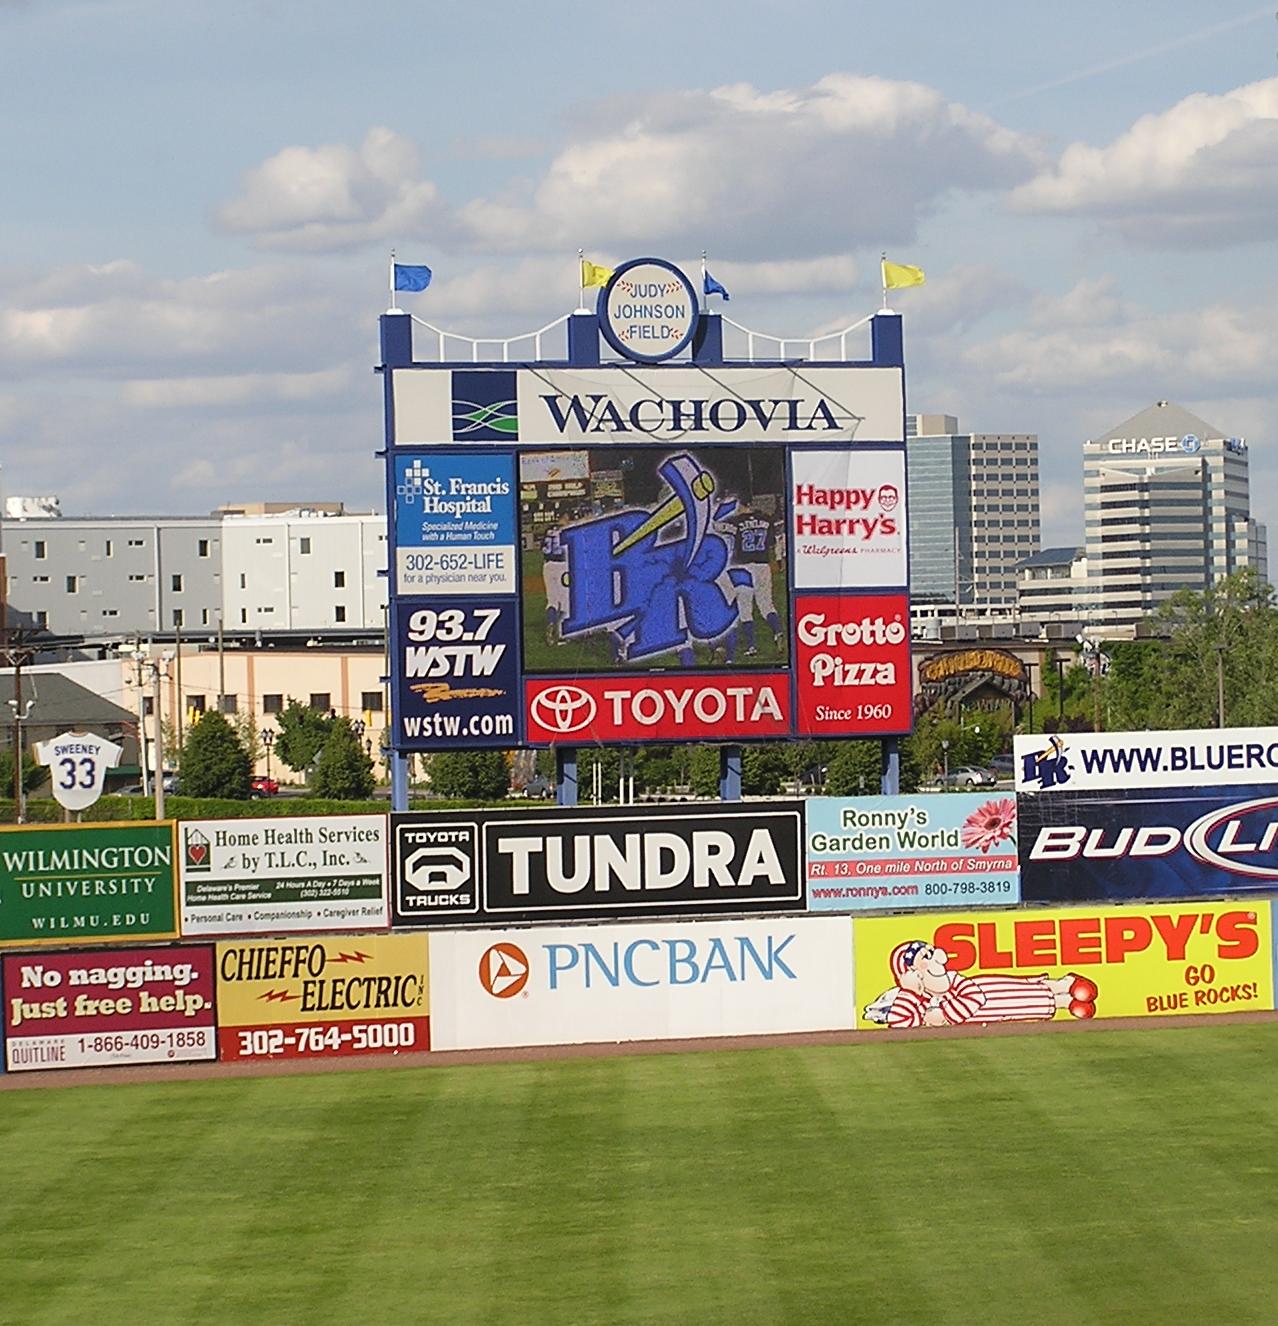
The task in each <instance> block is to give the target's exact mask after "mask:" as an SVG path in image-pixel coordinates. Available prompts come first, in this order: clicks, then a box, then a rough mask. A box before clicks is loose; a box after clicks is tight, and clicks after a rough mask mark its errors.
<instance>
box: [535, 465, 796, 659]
mask: <svg viewBox="0 0 1278 1326" xmlns="http://www.w3.org/2000/svg"><path fill="white" fill-rule="evenodd" d="M576 454H578V455H583V454H584V456H585V458H586V461H587V467H588V473H589V480H590V482H589V496H588V497H586V498H584V499H583V498H579V497H573V496H560V497H555V496H552V495H551V493H550V490H549V489H548V487H547V486H545V485H540V486H535V479H534V476H536V475H540V474H541V473H543V472H544V468H545V460H546V456H545V454H544V453H540V452H535V451H530V452H524V453H522V454H521V455H520V458H519V464H520V481H521V485H522V487H521V501H520V524H521V534H522V542H523V548H524V558H523V563H524V582H525V583H524V661H525V670H526V671H527V672H530V673H546V672H568V673H573V674H577V673H581V672H610V671H616V670H617V669H619V668H624V669H629V670H635V669H652V668H674V667H683V668H691V667H700V668H714V667H722V666H727V667H733V666H742V665H745V666H750V667H768V666H771V667H777V666H783V665H784V664H785V663H786V662H787V661H788V657H789V644H788V632H787V630H786V622H787V608H786V598H787V595H786V559H785V450H784V448H782V447H777V446H771V447H769V446H754V447H750V448H748V449H746V448H742V449H735V448H734V449H731V450H728V449H725V448H716V447H642V448H641V447H609V448H607V449H601V448H592V449H591V450H589V451H586V452H584V453H576Z"/></svg>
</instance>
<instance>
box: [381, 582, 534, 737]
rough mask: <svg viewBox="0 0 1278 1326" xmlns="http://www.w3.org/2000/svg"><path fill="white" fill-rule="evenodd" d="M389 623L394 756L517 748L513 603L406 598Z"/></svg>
mask: <svg viewBox="0 0 1278 1326" xmlns="http://www.w3.org/2000/svg"><path fill="white" fill-rule="evenodd" d="M394 622H395V627H394V639H395V644H394V648H395V651H396V662H397V664H398V666H397V667H395V668H394V669H393V670H392V673H393V676H394V678H395V682H396V701H397V703H396V704H395V706H394V710H393V712H394V721H395V724H396V726H397V729H398V731H397V734H396V735H397V740H396V744H397V745H398V746H399V747H400V749H402V750H431V749H435V750H438V749H439V748H440V747H441V746H447V745H450V744H453V745H462V746H469V747H475V746H496V747H501V748H507V747H510V746H514V745H517V744H518V737H519V710H520V705H521V703H522V697H521V695H520V682H519V613H518V605H517V603H516V600H514V599H513V598H507V599H463V598H457V599H436V600H432V601H429V602H425V601H423V600H419V599H407V600H403V601H401V602H399V603H397V604H396V605H395V607H394Z"/></svg>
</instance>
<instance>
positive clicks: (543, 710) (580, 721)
mask: <svg viewBox="0 0 1278 1326" xmlns="http://www.w3.org/2000/svg"><path fill="white" fill-rule="evenodd" d="M529 708H530V710H531V712H532V716H533V719H534V720H535V721H536V722H537V723H539V724H540V725H541V726H542V727H544V728H545V729H546V731H547V732H560V733H566V732H580V731H581V729H582V728H584V727H589V726H590V724H591V723H592V722H594V718H595V712H596V708H597V706H596V705H595V700H594V697H593V696H592V695H588V694H587V693H586V692H585V691H583V690H582V689H581V687H580V686H551V687H550V688H549V689H548V690H544V691H540V692H538V693H537V694H536V695H535V696H533V700H532V704H531V705H530V706H529Z"/></svg>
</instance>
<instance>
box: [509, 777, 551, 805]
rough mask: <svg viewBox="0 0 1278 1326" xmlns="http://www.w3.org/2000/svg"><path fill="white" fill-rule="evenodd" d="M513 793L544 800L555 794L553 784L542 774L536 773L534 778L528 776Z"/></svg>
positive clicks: (518, 795)
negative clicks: (521, 785)
mask: <svg viewBox="0 0 1278 1326" xmlns="http://www.w3.org/2000/svg"><path fill="white" fill-rule="evenodd" d="M514 795H515V796H517V797H532V798H534V799H535V800H541V801H546V800H549V799H550V798H551V797H553V796H554V795H555V785H554V783H552V782H551V781H550V779H549V778H547V777H546V776H545V775H544V774H538V775H537V776H536V777H535V778H530V779H529V780H528V781H527V782H526V783H525V784H524V785H523V787H521V788H520V789H519V790H518V791H517V792H515V793H514Z"/></svg>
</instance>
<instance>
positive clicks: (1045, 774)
mask: <svg viewBox="0 0 1278 1326" xmlns="http://www.w3.org/2000/svg"><path fill="white" fill-rule="evenodd" d="M1070 772H1071V770H1070V767H1069V761H1068V760H1067V759H1066V757H1065V743H1064V742H1063V741H1062V740H1061V739H1060V737H1053V738H1052V739H1051V741H1050V742H1049V743H1048V745H1047V748H1046V749H1045V750H1038V751H1030V753H1029V754H1028V755H1026V756H1024V757H1023V758H1022V761H1021V780H1022V782H1026V783H1037V784H1038V785H1039V787H1041V788H1042V789H1043V790H1044V791H1046V790H1047V789H1048V788H1049V787H1063V786H1064V785H1065V784H1066V783H1068V782H1069V776H1070Z"/></svg>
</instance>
